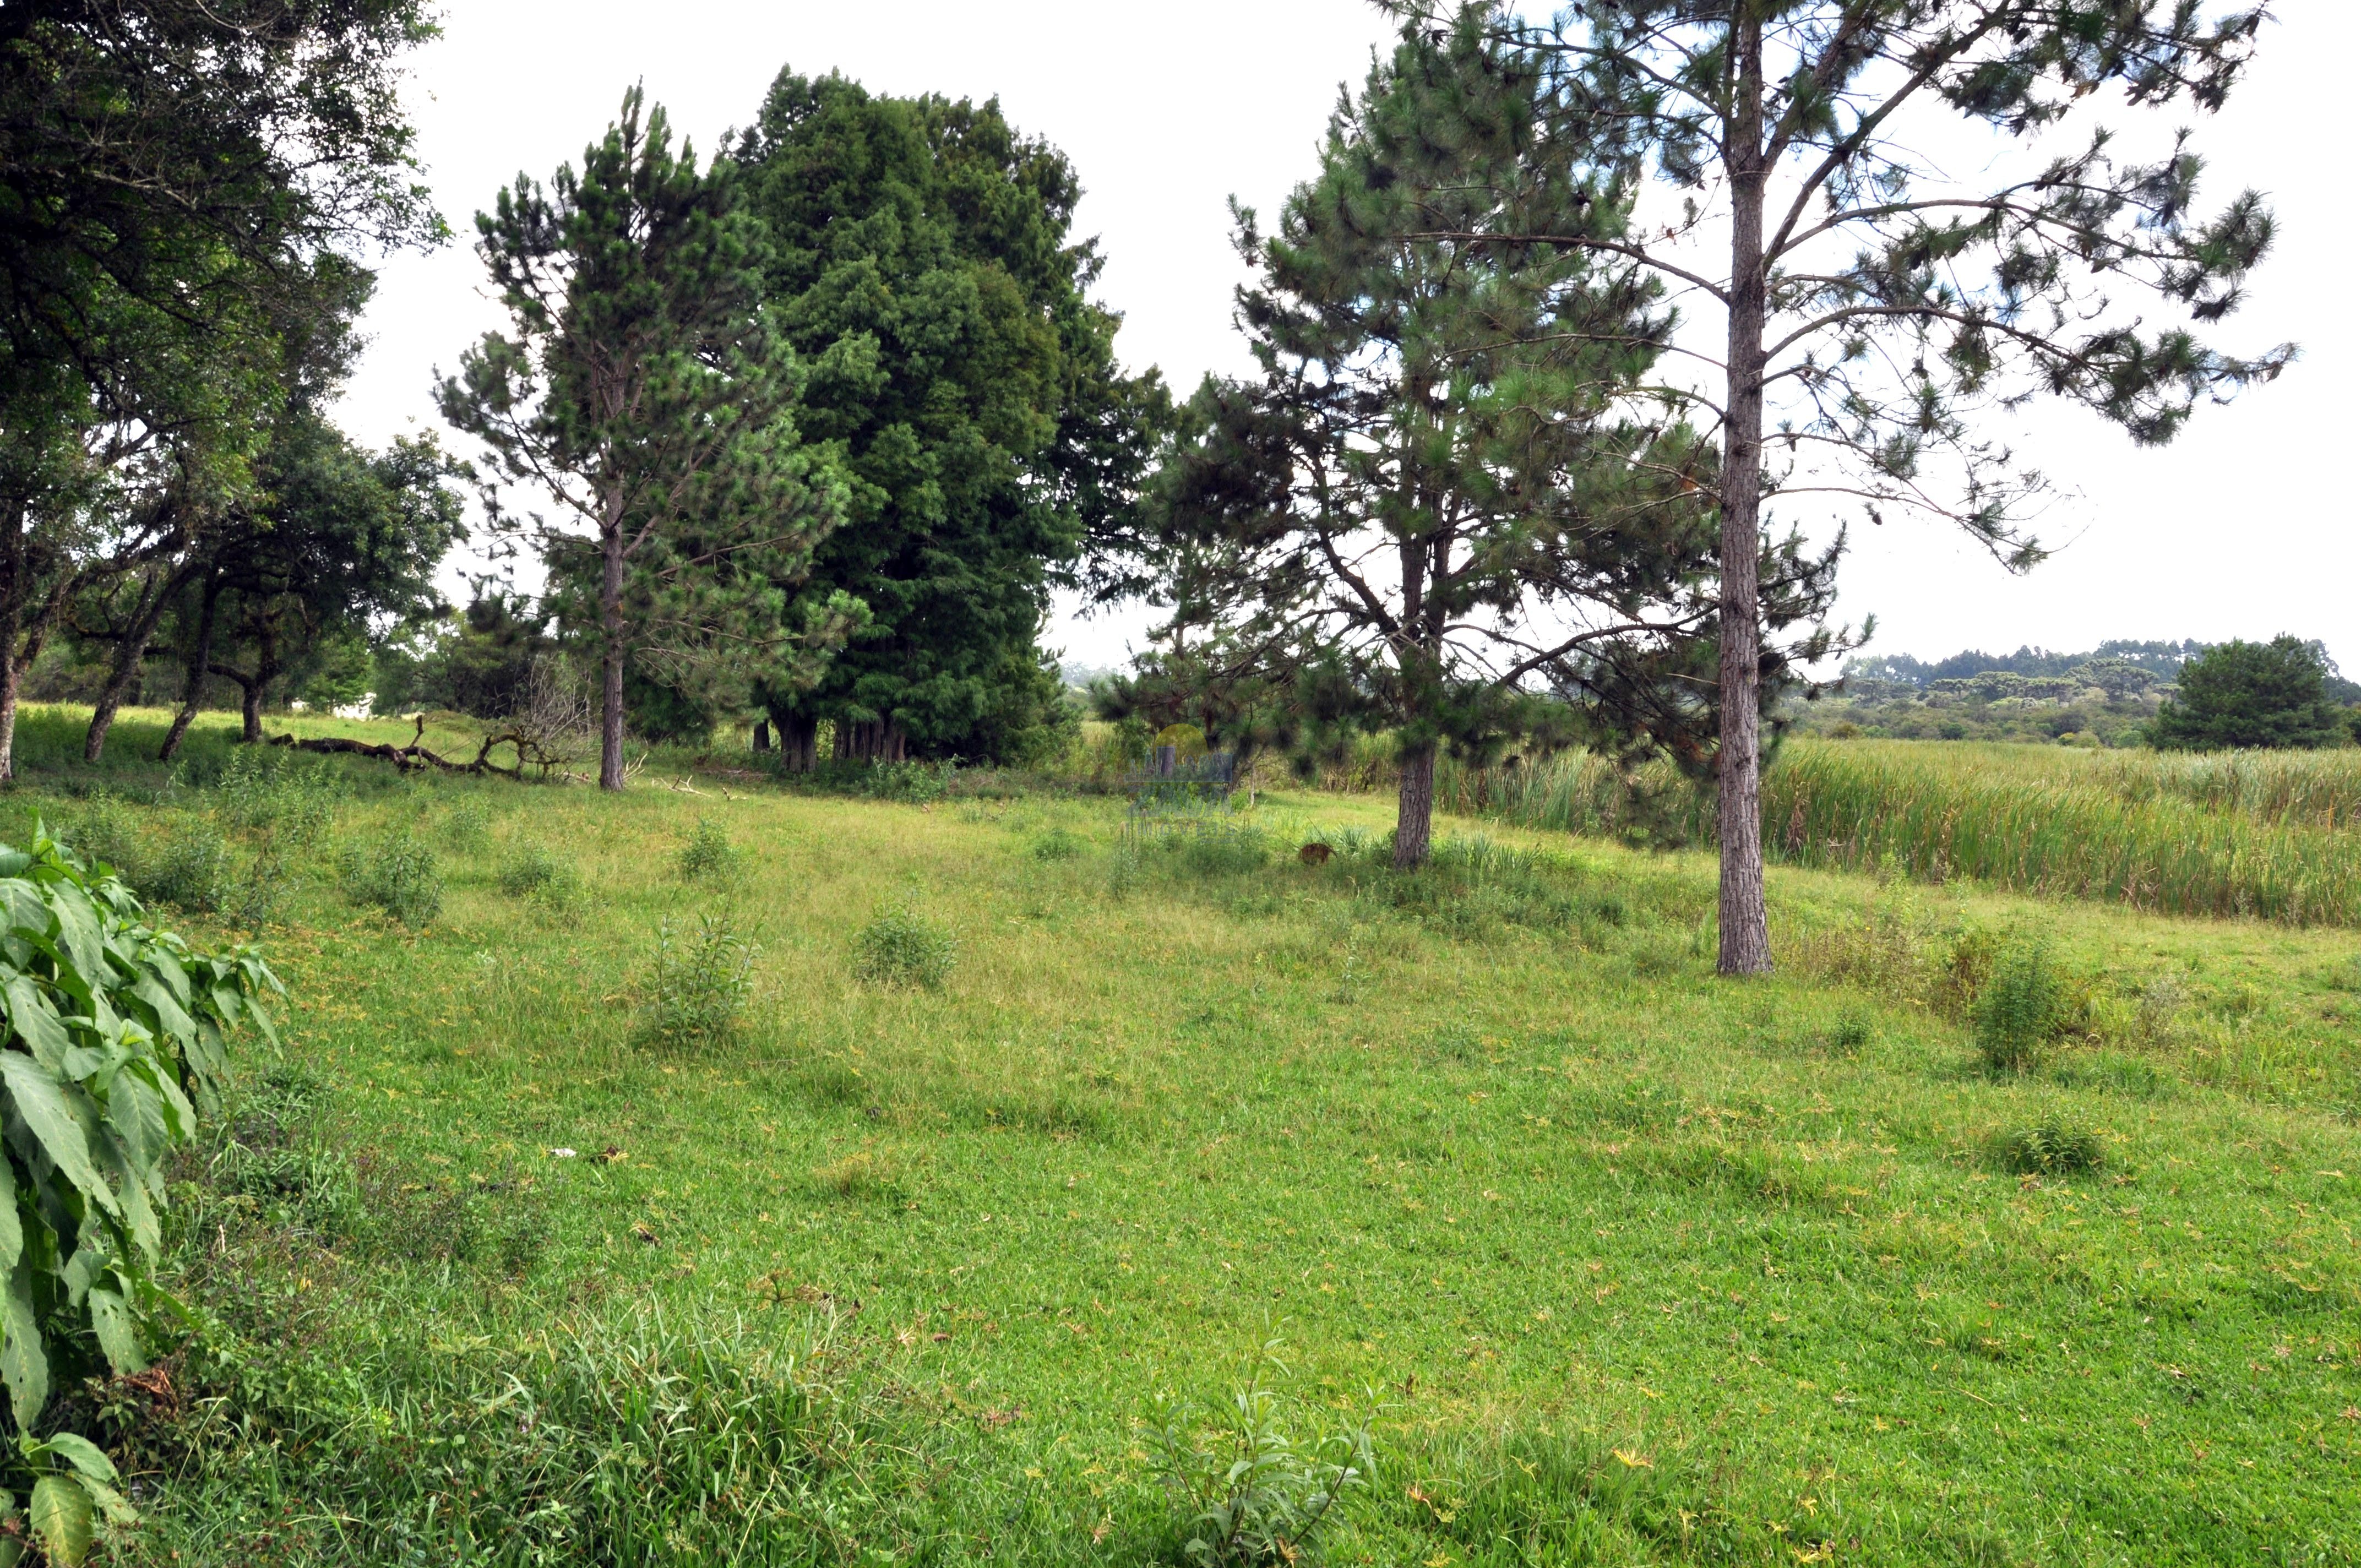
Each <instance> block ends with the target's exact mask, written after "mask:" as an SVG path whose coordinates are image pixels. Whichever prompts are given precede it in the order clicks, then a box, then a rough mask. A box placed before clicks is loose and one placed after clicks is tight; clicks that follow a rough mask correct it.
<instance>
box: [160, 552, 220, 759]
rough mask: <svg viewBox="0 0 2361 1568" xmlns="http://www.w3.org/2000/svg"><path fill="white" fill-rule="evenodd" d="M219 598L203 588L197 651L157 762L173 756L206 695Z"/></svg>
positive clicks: (213, 592)
mask: <svg viewBox="0 0 2361 1568" xmlns="http://www.w3.org/2000/svg"><path fill="white" fill-rule="evenodd" d="M220 602H221V596H220V595H219V593H217V592H215V591H214V590H213V589H211V588H208V589H206V591H205V602H204V607H203V609H200V610H199V611H198V612H197V651H196V652H194V653H193V654H192V655H191V656H190V658H189V679H188V684H187V685H184V686H182V687H181V711H180V712H178V713H176V714H174V715H172V728H171V729H169V730H167V731H166V732H165V734H164V745H163V748H162V750H160V751H158V752H157V753H156V760H157V761H158V762H170V761H171V760H172V758H173V757H174V756H175V755H176V754H177V753H178V752H179V751H180V750H181V739H182V738H183V737H185V736H186V735H187V734H188V732H189V726H190V725H191V724H192V723H194V722H195V721H196V717H197V704H198V703H199V702H200V701H201V700H202V699H203V696H204V695H205V674H206V673H207V672H208V671H209V670H210V669H211V668H212V667H213V662H214V611H215V610H216V609H219V608H220Z"/></svg>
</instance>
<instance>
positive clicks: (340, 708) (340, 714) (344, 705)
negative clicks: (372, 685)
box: [329, 692, 377, 718]
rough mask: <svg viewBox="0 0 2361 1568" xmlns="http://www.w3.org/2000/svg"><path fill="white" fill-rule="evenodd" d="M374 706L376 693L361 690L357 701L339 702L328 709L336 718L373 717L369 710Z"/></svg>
mask: <svg viewBox="0 0 2361 1568" xmlns="http://www.w3.org/2000/svg"><path fill="white" fill-rule="evenodd" d="M376 706H377V693H375V692H363V693H361V696H360V700H359V701H358V702H340V703H338V704H336V706H335V707H333V708H330V709H329V711H330V712H331V713H334V714H335V716H336V717H337V718H373V717H375V715H374V714H373V713H372V712H371V711H370V710H371V709H373V708H374V707H376Z"/></svg>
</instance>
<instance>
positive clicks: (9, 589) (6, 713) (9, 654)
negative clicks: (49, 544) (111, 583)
mask: <svg viewBox="0 0 2361 1568" xmlns="http://www.w3.org/2000/svg"><path fill="white" fill-rule="evenodd" d="M6 513H7V521H6V523H5V532H0V784H5V783H8V782H10V781H12V780H14V779H15V778H16V685H17V681H16V639H17V637H18V636H19V635H21V634H22V632H23V630H24V621H25V598H26V592H27V587H28V585H27V583H26V581H25V503H24V502H22V501H16V502H12V503H11V504H10V505H9V506H8V507H7V509H6Z"/></svg>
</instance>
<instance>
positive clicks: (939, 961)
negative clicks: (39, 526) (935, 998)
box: [852, 905, 959, 991]
mask: <svg viewBox="0 0 2361 1568" xmlns="http://www.w3.org/2000/svg"><path fill="white" fill-rule="evenodd" d="M852 954H853V957H852V972H853V973H854V975H856V976H857V977H859V978H860V979H862V980H864V981H868V982H869V983H871V984H872V985H907V986H916V987H918V988H920V989H922V990H926V991H939V990H941V989H942V984H943V981H946V980H948V979H950V972H951V964H952V962H953V960H954V959H957V957H958V956H959V943H958V940H957V939H956V938H953V937H952V936H951V934H950V932H948V931H946V930H944V929H943V928H942V927H940V926H938V925H936V924H935V923H934V922H933V921H931V920H929V919H928V918H927V917H926V916H923V915H921V914H919V913H918V912H917V910H916V909H914V908H912V907H911V906H909V905H899V906H897V907H895V908H892V909H888V910H886V911H885V912H884V914H882V915H880V916H877V918H876V919H874V920H872V921H871V922H870V923H869V924H868V925H866V926H864V927H862V928H861V932H860V934H859V935H858V936H856V937H854V938H852Z"/></svg>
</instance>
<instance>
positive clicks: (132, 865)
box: [57, 790, 142, 883]
mask: <svg viewBox="0 0 2361 1568" xmlns="http://www.w3.org/2000/svg"><path fill="white" fill-rule="evenodd" d="M57 838H58V840H59V841H60V843H66V844H71V845H72V846H73V850H74V852H75V853H76V854H78V855H79V856H81V858H82V863H83V864H85V865H87V866H89V867H90V868H91V870H93V872H95V871H97V870H98V869H99V868H100V867H102V866H104V867H111V868H112V869H113V870H114V872H115V874H116V875H117V876H119V877H121V878H122V879H123V880H124V881H126V882H129V883H136V882H137V881H138V880H139V868H140V865H141V863H142V856H141V853H140V842H139V818H138V817H137V815H136V814H135V813H134V812H133V811H132V809H131V807H130V806H129V805H128V804H127V803H126V802H125V801H124V800H123V799H122V798H121V797H119V796H116V795H109V794H107V793H106V792H105V791H104V790H97V791H93V793H92V794H91V795H90V798H89V800H88V802H87V804H85V805H84V806H82V810H81V811H79V812H77V813H76V814H75V815H74V817H73V818H72V820H71V822H69V823H68V824H67V825H65V826H64V827H63V828H60V830H59V832H58V834H57Z"/></svg>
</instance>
